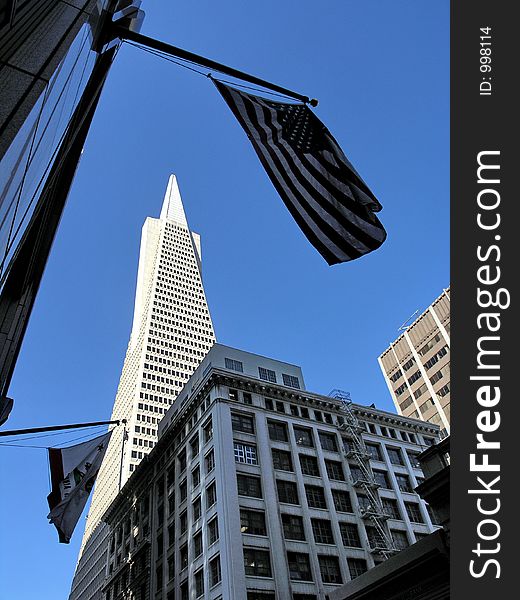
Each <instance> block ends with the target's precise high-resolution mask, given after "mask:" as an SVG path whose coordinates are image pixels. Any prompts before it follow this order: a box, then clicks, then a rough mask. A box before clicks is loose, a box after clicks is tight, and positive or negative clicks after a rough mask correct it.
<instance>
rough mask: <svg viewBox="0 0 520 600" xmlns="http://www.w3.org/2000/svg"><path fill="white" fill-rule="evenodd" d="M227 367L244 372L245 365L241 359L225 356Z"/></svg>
mask: <svg viewBox="0 0 520 600" xmlns="http://www.w3.org/2000/svg"><path fill="white" fill-rule="evenodd" d="M224 361H225V364H226V369H230V370H231V371H237V373H243V372H244V365H243V363H242V362H241V361H239V360H234V359H233V358H224Z"/></svg>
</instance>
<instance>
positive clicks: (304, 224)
mask: <svg viewBox="0 0 520 600" xmlns="http://www.w3.org/2000/svg"><path fill="white" fill-rule="evenodd" d="M219 89H220V88H219ZM221 93H222V95H223V97H224V99H225V100H226V102H227V103H228V105H229V107H230V109H231V110H232V112H233V114H234V115H235V117H236V118H237V120H238V122H239V123H240V124H241V125H242V127H243V128H244V129H245V131H246V133H247V135H248V137H249V139H250V141H251V142H252V144H253V148H254V149H255V152H256V154H257V156H258V158H259V159H260V162H261V163H262V165H263V166H264V169H265V170H266V172H267V174H268V175H269V178H270V179H271V182H272V183H273V185H274V187H275V189H276V191H277V192H278V194H279V195H280V197H281V198H282V200H283V201H284V204H285V205H286V206H287V208H288V210H289V212H290V213H291V215H292V217H293V218H294V220H295V221H296V222H297V223H298V225H299V227H300V228H301V229H302V231H303V233H304V234H305V235H306V236H307V238H308V239H309V241H310V242H311V243H312V244H313V245H314V247H315V248H316V249H317V250H318V251H319V252H320V254H321V255H322V256H323V257H324V258H325V260H326V261H327V263H328V264H329V265H333V264H337V263H338V262H341V260H339V259H338V258H337V252H333V251H332V250H330V249H329V248H328V246H327V245H326V244H325V243H324V242H322V240H321V238H320V237H319V230H318V231H315V230H314V229H313V227H312V224H311V223H309V222H308V221H307V220H305V217H304V215H302V214H301V213H300V212H299V210H301V211H303V209H302V208H301V207H298V205H299V203H298V202H296V201H295V200H289V199H287V200H286V189H285V188H284V187H283V186H282V184H281V182H280V181H279V180H278V178H277V176H276V172H275V171H274V170H271V163H270V157H269V155H268V154H267V153H266V154H264V153H263V152H262V151H261V149H260V148H257V145H256V143H254V142H253V138H252V135H251V134H250V133H249V131H248V126H247V124H246V123H245V121H244V120H243V118H242V115H241V113H240V111H239V109H238V107H237V106H236V104H235V102H234V98H233V97H232V96H231V95H229V94H228V90H227V88H225V87H223V88H222V89H221ZM338 250H339V249H338Z"/></svg>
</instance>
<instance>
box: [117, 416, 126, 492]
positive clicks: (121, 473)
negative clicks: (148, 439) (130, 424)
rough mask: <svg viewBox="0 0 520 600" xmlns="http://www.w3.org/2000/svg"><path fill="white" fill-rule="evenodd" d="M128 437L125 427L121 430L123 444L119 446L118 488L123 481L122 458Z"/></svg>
mask: <svg viewBox="0 0 520 600" xmlns="http://www.w3.org/2000/svg"><path fill="white" fill-rule="evenodd" d="M125 424H126V419H125ZM127 439H128V431H127V430H126V427H125V428H124V430H123V444H122V446H121V463H120V465H119V489H120V490H121V483H122V481H123V459H124V456H125V442H126V440H127Z"/></svg>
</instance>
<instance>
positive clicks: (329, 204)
mask: <svg viewBox="0 0 520 600" xmlns="http://www.w3.org/2000/svg"><path fill="white" fill-rule="evenodd" d="M263 110H264V117H265V119H266V122H267V123H268V125H269V126H270V127H271V130H272V131H273V133H274V132H275V131H276V130H275V129H273V128H275V125H274V124H273V123H272V119H271V116H272V115H269V114H268V113H267V111H268V109H266V108H263ZM264 143H266V144H267V140H264ZM277 148H279V150H280V151H281V152H282V153H283V154H284V155H285V157H286V158H287V160H288V161H290V160H292V162H293V166H295V167H297V168H292V169H291V173H293V174H294V176H295V178H296V179H297V180H298V181H299V182H300V183H301V184H302V185H303V186H304V187H305V188H306V191H307V193H308V195H309V196H308V197H309V199H312V200H314V201H316V203H318V204H319V205H320V207H321V208H322V209H323V210H324V211H326V212H327V213H328V214H329V215H330V216H331V217H333V218H334V219H335V220H336V221H337V222H338V224H339V225H340V226H341V227H343V229H344V231H345V235H347V236H352V239H351V241H350V243H351V244H352V245H353V246H354V247H355V248H357V247H358V246H359V244H357V241H360V242H362V243H363V244H364V246H365V247H364V248H360V251H361V252H366V251H367V250H368V249H370V248H372V247H373V244H374V236H372V235H370V233H369V232H368V231H366V230H367V229H374V233H376V234H377V233H378V232H380V229H378V228H373V227H372V224H371V223H368V222H367V221H366V219H364V218H363V217H366V215H367V209H366V208H365V207H364V206H362V205H359V204H357V203H355V202H353V201H352V199H351V198H348V197H345V199H346V200H347V201H348V204H349V206H348V208H347V207H345V206H338V204H339V201H338V200H337V199H336V198H335V196H334V193H333V192H332V193H331V192H330V190H328V189H326V188H325V187H324V186H323V185H322V184H321V182H320V181H319V180H318V177H319V172H317V171H315V173H310V174H309V177H312V179H311V180H309V177H307V176H306V173H307V172H308V168H307V165H305V164H304V163H303V162H302V160H301V158H302V157H299V156H297V155H296V154H295V153H294V152H293V151H292V149H291V148H290V146H289V145H288V144H286V143H285V142H283V140H280V141H278V144H277ZM288 155H289V156H288ZM311 168H313V167H311ZM319 179H321V177H319ZM317 183H319V184H320V187H321V189H317V185H316V184H317ZM353 208H355V210H352V209H353ZM345 210H348V213H347V214H345ZM360 220H361V221H362V226H359V224H358V223H359V221H360ZM363 227H364V229H363Z"/></svg>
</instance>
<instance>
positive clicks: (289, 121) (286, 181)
mask: <svg viewBox="0 0 520 600" xmlns="http://www.w3.org/2000/svg"><path fill="white" fill-rule="evenodd" d="M213 82H214V83H215V85H216V86H217V89H218V90H219V92H220V93H221V95H222V96H223V98H224V100H225V101H226V103H227V104H228V106H229V107H230V108H231V110H232V111H233V114H234V115H235V117H236V118H237V119H238V122H239V123H240V125H242V127H243V129H244V130H245V132H246V134H247V136H248V138H249V140H250V141H251V143H252V144H253V148H254V149H255V151H256V153H257V155H258V158H259V159H260V161H261V162H262V164H263V166H264V168H265V170H266V171H267V174H268V175H269V178H270V179H271V181H272V183H273V185H274V187H275V188H276V190H277V192H278V194H279V195H280V197H281V198H282V200H283V201H284V203H285V205H286V206H287V208H288V209H289V212H290V213H291V215H292V216H293V218H294V220H295V221H296V223H298V225H299V226H300V228H301V230H302V231H303V233H304V234H305V235H306V237H307V239H308V240H309V241H310V243H311V244H312V245H313V246H314V247H315V248H316V249H317V250H318V252H319V253H320V254H321V255H322V256H323V258H324V259H325V260H326V261H327V263H328V264H329V265H334V264H337V263H342V262H347V261H349V260H353V259H355V258H359V257H360V256H363V255H364V254H368V253H369V252H372V250H375V249H376V248H379V246H381V244H382V243H383V242H384V241H385V239H386V232H385V230H384V228H383V226H382V225H381V222H380V221H379V219H378V218H377V217H376V215H375V214H374V213H375V212H377V211H379V210H381V204H379V202H378V201H377V199H376V198H375V196H374V194H373V193H372V192H371V191H370V189H369V188H368V186H367V185H366V183H365V182H364V181H363V180H362V179H361V177H360V176H359V174H358V173H357V171H356V170H355V169H354V167H353V166H352V165H351V163H350V162H349V160H348V159H347V157H346V156H345V155H344V154H343V151H342V150H341V148H340V147H339V145H338V143H337V142H336V140H335V139H334V138H333V137H332V135H331V134H330V132H329V131H328V130H327V128H326V127H325V125H323V123H322V122H321V121H320V120H319V119H318V118H317V117H316V115H315V114H314V113H313V112H312V111H311V110H310V109H309V108H308V107H307V106H306V105H305V104H289V103H283V102H275V101H271V100H267V99H266V98H262V97H260V96H254V95H252V94H249V93H245V92H243V91H241V90H237V89H236V88H233V87H229V86H228V85H225V84H223V83H222V82H220V81H217V80H215V79H213Z"/></svg>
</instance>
